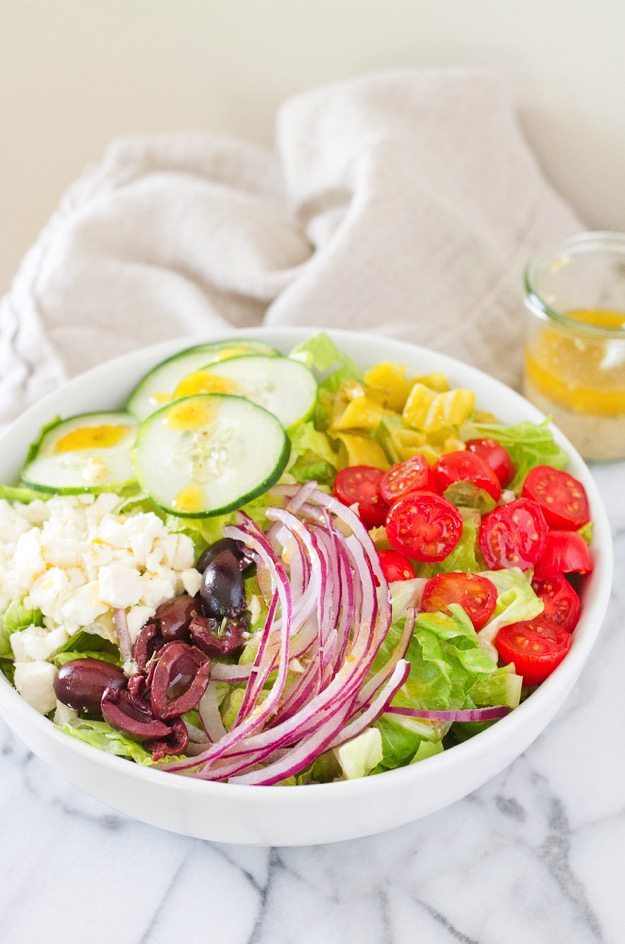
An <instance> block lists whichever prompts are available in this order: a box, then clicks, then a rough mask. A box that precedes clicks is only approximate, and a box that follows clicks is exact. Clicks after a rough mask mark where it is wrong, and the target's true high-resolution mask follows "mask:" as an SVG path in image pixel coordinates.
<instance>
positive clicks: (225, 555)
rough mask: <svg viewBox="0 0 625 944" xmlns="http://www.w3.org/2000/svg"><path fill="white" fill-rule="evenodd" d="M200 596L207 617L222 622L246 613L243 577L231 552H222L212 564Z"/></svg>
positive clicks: (207, 569) (208, 568)
mask: <svg viewBox="0 0 625 944" xmlns="http://www.w3.org/2000/svg"><path fill="white" fill-rule="evenodd" d="M200 596H201V598H202V606H203V610H204V615H205V616H213V617H214V618H215V619H218V620H222V619H224V618H225V617H235V616H240V615H241V613H244V612H245V609H246V602H245V584H244V582H243V575H242V574H241V571H240V570H239V564H238V561H237V559H236V557H235V556H234V554H233V553H232V552H231V551H228V550H224V551H222V552H221V553H220V554H219V556H218V557H216V558H215V559H214V560H213V561H211V562H210V564H209V565H208V567H207V568H206V570H205V571H204V576H203V577H202V584H201V586H200Z"/></svg>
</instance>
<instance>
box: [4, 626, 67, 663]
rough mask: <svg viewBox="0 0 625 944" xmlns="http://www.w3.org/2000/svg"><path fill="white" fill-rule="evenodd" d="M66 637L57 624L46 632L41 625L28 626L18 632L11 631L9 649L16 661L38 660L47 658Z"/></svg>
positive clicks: (62, 629)
mask: <svg viewBox="0 0 625 944" xmlns="http://www.w3.org/2000/svg"><path fill="white" fill-rule="evenodd" d="M67 638H68V633H67V632H66V630H65V629H64V628H63V627H62V626H59V627H58V629H53V630H52V631H51V632H48V630H47V629H45V627H43V626H28V627H27V628H26V629H24V630H22V631H21V632H19V633H11V637H10V641H11V649H12V650H13V655H14V656H15V660H16V662H40V661H44V660H45V659H49V658H50V656H51V655H54V653H55V652H56V651H57V650H58V649H60V648H61V646H62V645H63V643H64V642H66V640H67Z"/></svg>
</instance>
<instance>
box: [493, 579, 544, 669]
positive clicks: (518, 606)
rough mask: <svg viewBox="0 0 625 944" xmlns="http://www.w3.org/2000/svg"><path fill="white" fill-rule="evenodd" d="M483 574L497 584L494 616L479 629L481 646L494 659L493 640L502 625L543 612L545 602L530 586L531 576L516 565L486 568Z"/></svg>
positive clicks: (495, 651) (495, 654) (529, 618)
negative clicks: (506, 567) (496, 568)
mask: <svg viewBox="0 0 625 944" xmlns="http://www.w3.org/2000/svg"><path fill="white" fill-rule="evenodd" d="M482 576H483V577H488V579H489V580H490V581H491V582H492V583H494V584H495V586H496V587H497V605H496V606H495V612H494V614H493V616H492V617H491V618H490V620H489V621H488V623H487V624H486V626H484V628H483V629H481V630H480V631H479V633H478V638H479V641H480V645H481V647H482V649H483V650H484V651H485V652H486V653H488V654H490V655H491V656H492V657H493V659H497V650H496V649H495V646H494V645H493V641H494V639H495V636H496V635H497V633H498V632H499V630H500V629H501V627H502V626H509V625H510V624H511V623H520V622H521V621H523V620H531V619H534V617H535V616H539V614H540V613H542V611H543V608H544V604H543V602H542V600H540V599H539V597H537V596H536V594H535V592H534V590H533V588H532V584H531V582H530V575H529V574H528V573H527V572H525V571H522V570H519V568H518V567H512V568H510V570H487V571H483V572H482Z"/></svg>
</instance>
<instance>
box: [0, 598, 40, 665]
mask: <svg viewBox="0 0 625 944" xmlns="http://www.w3.org/2000/svg"><path fill="white" fill-rule="evenodd" d="M28 626H43V613H42V612H41V610H31V609H29V608H28V607H25V606H24V604H23V603H22V602H21V601H20V600H14V601H13V603H10V604H9V606H8V607H7V609H6V610H5V611H4V613H3V614H2V616H0V657H4V658H9V659H12V658H13V650H12V649H11V633H20V632H22V630H24V629H27V628H28Z"/></svg>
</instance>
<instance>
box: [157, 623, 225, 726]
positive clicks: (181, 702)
mask: <svg viewBox="0 0 625 944" xmlns="http://www.w3.org/2000/svg"><path fill="white" fill-rule="evenodd" d="M210 671H211V664H210V660H209V659H208V657H207V656H206V655H205V653H203V652H200V650H199V649H196V647H195V646H189V645H188V644H187V643H186V642H170V643H167V645H166V646H163V648H162V649H161V651H160V653H159V657H158V661H157V663H156V666H155V668H154V672H153V674H152V678H151V692H150V707H151V709H152V711H153V713H154V714H155V715H156V717H157V718H161V719H170V718H177V717H179V716H180V715H182V714H184V712H185V711H190V710H191V709H192V708H195V706H196V705H197V703H198V702H199V700H200V698H201V697H202V695H203V694H204V692H205V691H206V686H207V685H208V680H209V678H210Z"/></svg>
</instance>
